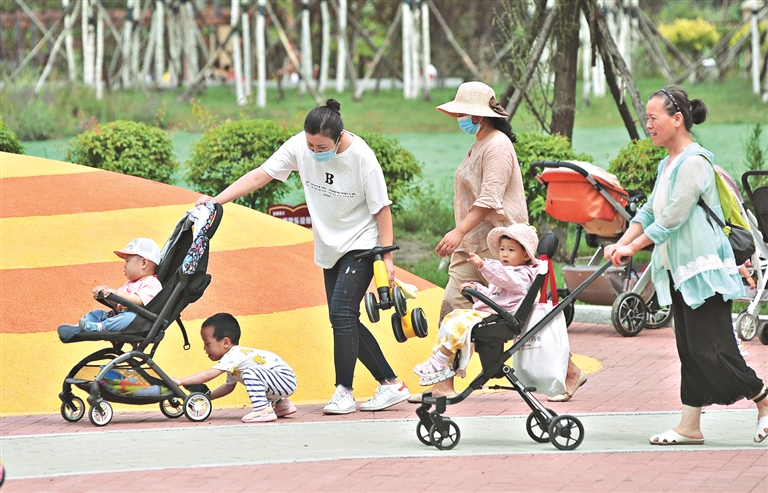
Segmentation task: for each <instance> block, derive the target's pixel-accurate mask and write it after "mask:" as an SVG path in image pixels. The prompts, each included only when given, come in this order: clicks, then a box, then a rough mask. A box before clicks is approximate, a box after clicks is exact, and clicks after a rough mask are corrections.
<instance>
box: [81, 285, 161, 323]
mask: <svg viewBox="0 0 768 493" xmlns="http://www.w3.org/2000/svg"><path fill="white" fill-rule="evenodd" d="M96 301H98V302H99V303H102V304H104V305H106V306H108V307H110V308H114V306H113V305H110V304H109V303H107V301H112V302H114V303H117V304H120V305H123V306H125V307H127V308H129V309H130V310H131V311H132V312H134V313H135V314H137V315H141V316H142V317H144V318H146V319H147V320H150V321H152V322H154V321H155V320H157V314H155V313H152V312H151V311H149V310H147V309H146V308H144V307H142V306H139V305H137V304H136V303H133V302H131V301H128V300H126V299H125V298H123V297H120V296H118V295H116V294H110V295H108V296H104V291H100V292H99V294H98V295H97V296H96Z"/></svg>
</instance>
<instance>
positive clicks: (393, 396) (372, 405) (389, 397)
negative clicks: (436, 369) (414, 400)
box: [360, 382, 411, 411]
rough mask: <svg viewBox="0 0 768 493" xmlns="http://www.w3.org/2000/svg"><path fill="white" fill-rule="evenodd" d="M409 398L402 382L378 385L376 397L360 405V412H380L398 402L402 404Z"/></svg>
mask: <svg viewBox="0 0 768 493" xmlns="http://www.w3.org/2000/svg"><path fill="white" fill-rule="evenodd" d="M410 396H411V393H410V392H408V387H406V386H405V383H404V382H400V383H395V384H392V385H379V387H378V388H377V389H376V395H374V396H373V398H372V399H371V400H369V401H368V402H363V403H362V404H360V410H361V411H381V410H382V409H386V408H388V407H390V406H394V405H395V404H397V403H398V402H403V401H404V400H406V399H408V398H409V397H410Z"/></svg>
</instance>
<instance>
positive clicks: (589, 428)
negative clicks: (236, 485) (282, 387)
mask: <svg viewBox="0 0 768 493" xmlns="http://www.w3.org/2000/svg"><path fill="white" fill-rule="evenodd" d="M577 417H578V418H579V419H580V420H581V422H582V424H583V425H584V428H585V438H584V442H583V443H582V444H581V446H580V447H579V448H578V449H576V451H577V452H579V453H590V454H596V453H611V452H614V453H615V452H651V451H652V452H665V451H675V452H680V451H681V450H689V451H701V450H707V451H715V450H720V451H721V450H753V449H759V448H761V446H760V445H755V444H753V443H751V441H752V434H753V433H754V425H755V422H754V421H755V412H754V410H733V411H730V410H729V411H709V412H705V414H704V416H703V419H702V429H703V432H704V435H705V437H706V440H707V441H706V444H705V445H702V446H677V447H662V446H654V445H650V443H648V437H649V436H650V435H652V434H655V433H658V432H660V431H663V430H666V429H668V428H670V427H671V426H674V425H675V424H676V423H677V421H678V419H679V413H671V412H649V413H604V414H584V415H579V416H577ZM84 419H87V418H84ZM181 419H184V418H181ZM525 420H526V416H494V417H463V418H455V419H454V421H455V422H456V424H457V425H458V426H459V428H460V431H461V435H462V437H461V440H460V442H459V444H458V446H457V447H456V448H455V449H453V450H442V451H441V450H437V449H435V448H433V447H428V446H425V445H423V444H421V443H420V442H419V441H418V439H417V438H416V425H417V422H418V421H417V420H415V419H407V420H373V421H349V422H334V423H320V422H315V423H293V424H284V423H282V422H281V423H276V424H261V425H234V426H215V427H194V428H165V429H144V430H135V431H134V430H130V431H128V430H125V431H108V430H104V431H99V432H85V433H70V434H55V435H35V436H8V437H2V438H0V446H2V450H3V460H4V461H5V466H6V469H7V474H8V478H9V479H27V478H41V477H53V476H66V475H74V474H105V473H115V472H127V471H134V472H135V471H151V470H158V469H167V468H195V467H222V466H243V465H257V464H280V463H293V462H314V461H330V460H343V459H362V458H367V459H381V458H397V457H450V456H467V457H469V456H479V455H483V456H494V455H519V454H559V453H562V451H560V450H558V449H556V448H555V447H554V446H553V445H552V444H550V443H543V444H540V443H536V442H534V441H533V440H531V438H530V437H528V435H527V433H526V430H525ZM285 421H287V420H285ZM265 449H268V450H269V454H265V453H264V450H265ZM73 451H76V453H73ZM222 458H226V459H222Z"/></svg>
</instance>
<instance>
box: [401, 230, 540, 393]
mask: <svg viewBox="0 0 768 493" xmlns="http://www.w3.org/2000/svg"><path fill="white" fill-rule="evenodd" d="M538 242H539V239H538V237H537V236H536V230H535V229H534V228H533V227H532V226H530V225H528V224H523V223H519V224H513V225H511V226H508V227H499V228H494V229H492V230H491V231H490V232H489V233H488V248H489V250H490V251H491V253H492V254H493V255H494V256H495V257H497V258H498V259H499V260H494V259H486V260H483V259H482V258H480V257H478V256H477V255H475V254H473V253H470V254H469V261H470V262H471V263H472V264H474V265H475V266H476V267H477V268H478V270H479V271H480V273H481V274H482V275H483V277H485V278H486V279H487V280H488V281H489V285H488V286H487V287H486V286H482V285H478V284H476V283H464V284H462V285H461V289H464V288H471V289H474V290H476V291H478V292H480V293H482V294H483V295H485V296H488V297H489V298H490V299H492V300H494V301H496V303H498V305H499V306H501V307H502V308H503V309H504V310H506V311H511V312H514V311H515V310H516V309H517V306H518V305H519V304H520V302H521V301H522V300H523V297H524V296H525V293H527V292H528V289H529V288H530V287H531V283H532V282H533V278H534V276H535V275H536V267H535V266H536V263H537V262H536V246H537V244H538ZM493 313H494V311H493V310H492V309H491V308H490V307H489V306H488V305H486V304H485V303H483V302H482V301H475V302H474V306H473V307H472V309H470V310H466V309H457V310H453V311H452V312H450V313H448V314H447V315H446V316H445V318H443V320H442V322H441V323H440V330H439V332H438V334H437V340H436V341H435V347H434V348H433V349H432V356H431V357H430V358H429V359H428V360H426V361H425V362H423V363H420V364H418V365H416V367H415V368H414V369H413V371H414V373H416V374H417V375H419V376H420V377H421V381H420V382H419V383H420V384H421V385H423V386H427V385H434V384H436V383H438V382H441V381H443V380H446V379H448V378H451V377H452V376H454V375H455V374H457V373H458V375H459V376H461V377H464V376H465V375H466V368H467V365H468V364H469V359H470V357H471V355H472V350H471V344H470V340H471V334H472V327H473V326H474V325H475V324H477V323H478V322H480V321H481V320H483V319H484V318H486V317H488V316H490V315H491V314H493ZM459 350H461V351H460V352H459V355H460V356H459V357H458V361H457V362H452V361H451V360H452V359H453V358H454V356H455V354H456V352H457V351H459ZM452 363H455V364H452ZM454 366H455V367H456V370H455V371H454V370H453V368H454Z"/></svg>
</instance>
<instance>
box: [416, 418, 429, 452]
mask: <svg viewBox="0 0 768 493" xmlns="http://www.w3.org/2000/svg"><path fill="white" fill-rule="evenodd" d="M432 428H433V427H432V426H430V429H427V427H426V426H424V423H422V422H421V421H419V424H417V425H416V437H417V438H418V439H419V441H420V442H421V443H423V444H424V445H427V446H429V447H431V446H432V436H431V435H430V434H429V431H430V430H431V429H432Z"/></svg>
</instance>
